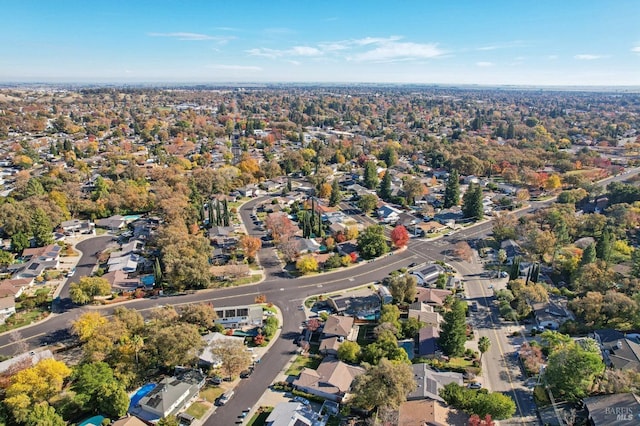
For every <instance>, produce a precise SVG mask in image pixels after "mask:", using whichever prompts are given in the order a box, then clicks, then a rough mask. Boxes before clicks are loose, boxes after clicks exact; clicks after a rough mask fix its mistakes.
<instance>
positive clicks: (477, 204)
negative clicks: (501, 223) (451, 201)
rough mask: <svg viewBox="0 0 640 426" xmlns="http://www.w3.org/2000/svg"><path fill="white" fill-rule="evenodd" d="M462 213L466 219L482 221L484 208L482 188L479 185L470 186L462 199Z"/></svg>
mask: <svg viewBox="0 0 640 426" xmlns="http://www.w3.org/2000/svg"><path fill="white" fill-rule="evenodd" d="M462 213H463V214H464V217H465V218H470V219H474V220H482V218H483V217H484V206H483V205H482V187H480V185H479V184H473V183H472V184H470V185H469V188H467V192H465V193H464V196H463V197H462Z"/></svg>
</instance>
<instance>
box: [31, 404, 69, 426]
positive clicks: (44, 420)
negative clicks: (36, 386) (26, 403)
mask: <svg viewBox="0 0 640 426" xmlns="http://www.w3.org/2000/svg"><path fill="white" fill-rule="evenodd" d="M25 424H26V425H27V426H65V425H66V424H67V422H65V421H64V419H63V418H62V416H61V415H60V414H58V413H56V410H55V408H53V407H52V406H50V405H49V404H48V403H47V402H41V403H39V404H36V405H34V406H33V407H31V412H30V413H29V415H28V418H27V421H26V423H25Z"/></svg>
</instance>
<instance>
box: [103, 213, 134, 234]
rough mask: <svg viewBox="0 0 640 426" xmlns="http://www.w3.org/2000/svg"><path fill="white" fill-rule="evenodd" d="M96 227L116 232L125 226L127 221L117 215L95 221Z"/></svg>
mask: <svg viewBox="0 0 640 426" xmlns="http://www.w3.org/2000/svg"><path fill="white" fill-rule="evenodd" d="M96 226H97V227H98V228H105V229H108V230H110V231H117V230H119V229H123V228H124V227H125V226H127V219H126V218H125V217H124V216H121V215H119V214H117V215H114V216H111V217H107V218H105V219H98V220H96Z"/></svg>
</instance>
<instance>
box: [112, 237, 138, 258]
mask: <svg viewBox="0 0 640 426" xmlns="http://www.w3.org/2000/svg"><path fill="white" fill-rule="evenodd" d="M143 247H144V243H143V242H142V241H140V240H131V241H129V242H128V243H126V244H123V245H122V247H120V250H119V251H114V252H111V253H110V256H111V257H114V258H115V257H122V256H126V255H128V254H132V253H140V250H142V248H143Z"/></svg>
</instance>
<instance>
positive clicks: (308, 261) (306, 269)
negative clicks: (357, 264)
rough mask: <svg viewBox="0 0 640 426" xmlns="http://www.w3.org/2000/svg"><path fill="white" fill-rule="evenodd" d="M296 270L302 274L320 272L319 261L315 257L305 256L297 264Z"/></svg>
mask: <svg viewBox="0 0 640 426" xmlns="http://www.w3.org/2000/svg"><path fill="white" fill-rule="evenodd" d="M296 269H297V270H298V271H299V272H300V273H302V274H308V273H310V272H316V271H317V270H318V261H317V260H316V258H315V257H313V256H304V257H301V258H300V259H298V261H297V262H296Z"/></svg>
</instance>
